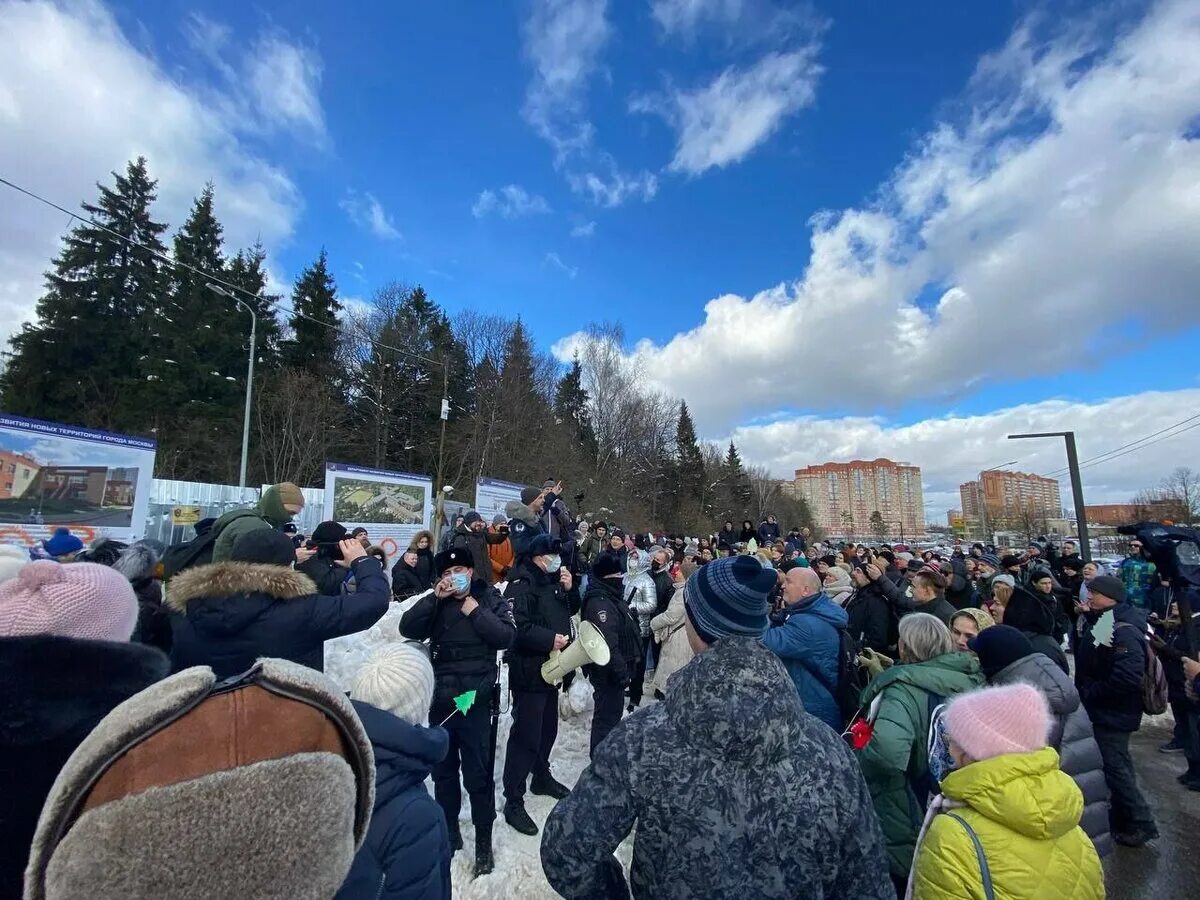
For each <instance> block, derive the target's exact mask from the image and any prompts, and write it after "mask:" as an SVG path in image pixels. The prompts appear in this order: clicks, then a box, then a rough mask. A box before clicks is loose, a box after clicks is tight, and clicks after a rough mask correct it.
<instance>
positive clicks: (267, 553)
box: [229, 528, 296, 566]
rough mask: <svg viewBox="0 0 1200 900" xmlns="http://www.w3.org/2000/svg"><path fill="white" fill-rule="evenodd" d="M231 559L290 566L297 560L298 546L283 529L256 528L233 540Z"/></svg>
mask: <svg viewBox="0 0 1200 900" xmlns="http://www.w3.org/2000/svg"><path fill="white" fill-rule="evenodd" d="M229 559H230V560H231V561H233V562H247V563H266V564H267V565H272V566H290V565H291V564H292V563H294V562H295V561H296V548H295V546H294V545H293V544H292V539H291V538H290V537H288V536H287V535H286V534H284V533H283V532H282V531H276V530H275V529H274V528H256V529H254V530H253V531H249V532H247V533H246V534H243V535H242V536H241V537H240V538H238V539H237V540H236V541H234V542H233V549H232V550H231V551H230V553H229Z"/></svg>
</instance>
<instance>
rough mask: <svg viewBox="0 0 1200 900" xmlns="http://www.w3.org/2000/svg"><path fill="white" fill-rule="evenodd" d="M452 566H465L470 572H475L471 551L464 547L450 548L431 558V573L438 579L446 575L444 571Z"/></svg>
mask: <svg viewBox="0 0 1200 900" xmlns="http://www.w3.org/2000/svg"><path fill="white" fill-rule="evenodd" d="M452 566H466V567H467V568H468V569H471V570H472V571H474V570H475V557H473V556H472V555H471V551H470V550H468V549H467V548H466V547H451V548H450V549H449V550H443V551H442V552H441V553H439V554H438V555H437V556H435V557H434V558H433V573H434V575H435V576H437V577H438V578H441V577H442V576H443V575H445V574H446V570H447V569H449V568H450V567H452Z"/></svg>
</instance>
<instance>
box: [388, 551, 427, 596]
mask: <svg viewBox="0 0 1200 900" xmlns="http://www.w3.org/2000/svg"><path fill="white" fill-rule="evenodd" d="M427 590H429V583H428V582H427V581H425V579H423V578H422V577H421V573H420V572H418V571H417V570H416V569H415V568H414V567H413V566H410V565H409V564H408V563H406V562H405V561H404V560H403V559H398V560H396V564H395V565H393V566H392V596H394V597H395V598H396V599H397V600H405V599H407V598H409V597H411V596H412V595H413V594H419V593H421V591H427Z"/></svg>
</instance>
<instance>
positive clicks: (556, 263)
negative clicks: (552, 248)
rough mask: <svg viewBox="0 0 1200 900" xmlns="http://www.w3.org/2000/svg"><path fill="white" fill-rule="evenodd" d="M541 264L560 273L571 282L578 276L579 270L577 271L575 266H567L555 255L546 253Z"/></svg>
mask: <svg viewBox="0 0 1200 900" xmlns="http://www.w3.org/2000/svg"><path fill="white" fill-rule="evenodd" d="M542 262H543V264H544V265H547V266H550V267H551V268H554V269H557V270H558V271H560V272H562V273H563V274H564V275H566V276H567V277H568V278H569V279H571V280H572V281H574V280H575V276H576V275H578V274H579V269H577V268H576V267H575V266H568V265H567V264H566V263H565V262H563V261H562V257H560V256H559V255H558V254H557V253H553V252H551V253H547V254H546V258H545V259H544V260H542Z"/></svg>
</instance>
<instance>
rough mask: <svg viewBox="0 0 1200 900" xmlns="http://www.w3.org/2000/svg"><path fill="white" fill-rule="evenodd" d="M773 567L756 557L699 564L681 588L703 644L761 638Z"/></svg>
mask: <svg viewBox="0 0 1200 900" xmlns="http://www.w3.org/2000/svg"><path fill="white" fill-rule="evenodd" d="M777 582H778V579H777V576H776V575H775V570H774V569H772V568H769V567H767V566H764V565H763V563H762V562H760V561H759V559H758V557H757V556H731V557H727V558H725V559H718V560H714V561H713V562H710V563H708V564H707V565H703V566H701V567H700V568H699V569H697V570H696V572H695V574H693V575H692V577H691V578H689V579H688V581H687V584H686V585H684V588H683V606H684V609H685V610H686V611H687V615H688V619H689V620H690V621H691V623H692V627H693V628H695V629H696V634H698V635H699V636H700V638H701V639H702V640H703V641H704V642H705V643H706V644H712V643H715V642H716V641H718V640H720V639H721V638H723V637H760V636H761V635H762V633H763V632H764V631H766V629H767V611H768V604H769V600H768V598H769V597H770V594H771V591H772V590H774V588H775V585H776V584H777Z"/></svg>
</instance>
